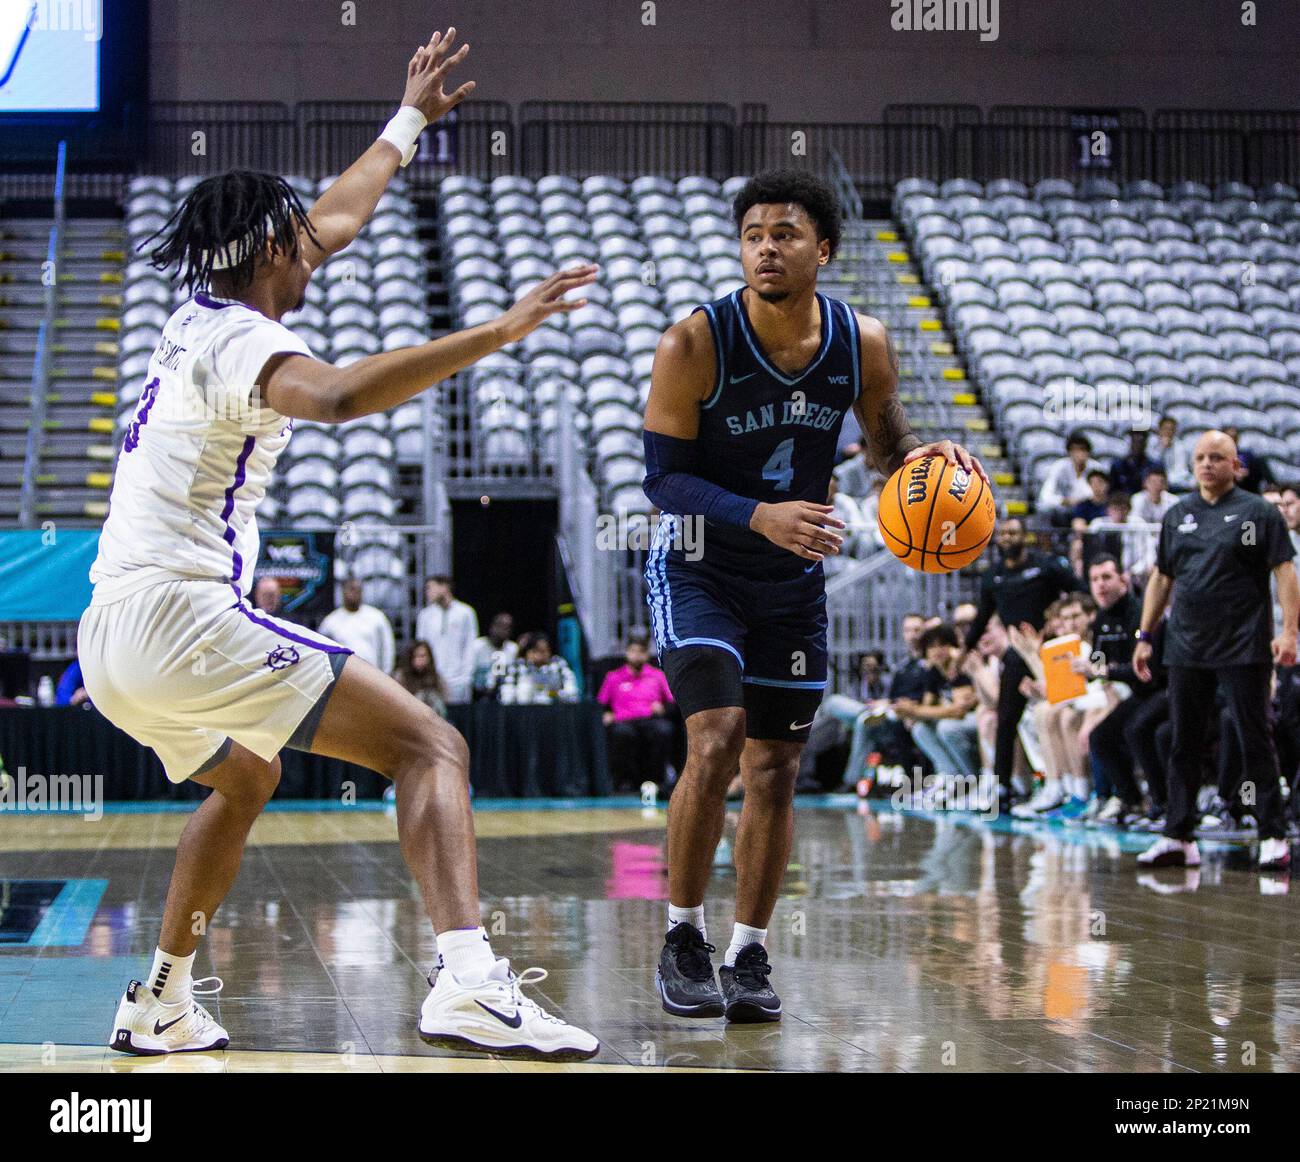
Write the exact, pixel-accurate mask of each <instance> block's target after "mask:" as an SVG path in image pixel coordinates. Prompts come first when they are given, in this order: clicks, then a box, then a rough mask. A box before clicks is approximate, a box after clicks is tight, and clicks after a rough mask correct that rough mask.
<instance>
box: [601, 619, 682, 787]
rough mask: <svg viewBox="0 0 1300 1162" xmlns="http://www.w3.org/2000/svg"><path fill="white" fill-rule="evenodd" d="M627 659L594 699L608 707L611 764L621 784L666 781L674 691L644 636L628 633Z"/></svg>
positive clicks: (614, 671) (624, 785) (604, 683)
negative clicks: (655, 663) (669, 715)
mask: <svg viewBox="0 0 1300 1162" xmlns="http://www.w3.org/2000/svg"><path fill="white" fill-rule="evenodd" d="M623 657H624V660H625V661H626V663H627V664H626V665H623V666H619V667H618V669H616V670H610V671H609V673H608V674H606V675H605V680H604V682H602V683H601V686H600V693H599V694H597V695H596V701H597V702H599V703H600V704H601V705H602V706H604V707H605V727H606V730H607V734H608V737H609V765H610V771H611V773H612V774H613V776H614V785H615V786H616V787H617V788H619V789H620V790H626V789H627V788H629V787H639V786H640V785H641V784H642V783H645V782H651V783H657V784H659V785H660V786H663V784H664V776H665V774H666V772H667V769H668V759H669V755H670V753H671V748H672V745H673V738H674V735H675V731H674V729H673V724H672V722H671V720H669V719H668V718H667V717H666V715H667V710H668V705H669V703H671V702H672V700H673V696H672V694H671V693H670V692H669V690H668V679H667V678H665V677H664V672H663V671H662V670H660V669H657V668H656V667H654V666H652V665H650V664H649V660H650V651H649V649H648V648H647V647H646V639H645V638H644V637H642V636H639V635H633V636H632V637H629V638H628V641H627V647H626V650H625V651H624V654H623Z"/></svg>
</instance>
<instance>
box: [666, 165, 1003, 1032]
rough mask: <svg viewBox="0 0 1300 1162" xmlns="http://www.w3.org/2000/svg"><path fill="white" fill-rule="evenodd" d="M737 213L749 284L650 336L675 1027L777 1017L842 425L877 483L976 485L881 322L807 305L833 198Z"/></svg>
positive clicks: (801, 196)
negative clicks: (671, 785) (721, 888)
mask: <svg viewBox="0 0 1300 1162" xmlns="http://www.w3.org/2000/svg"><path fill="white" fill-rule="evenodd" d="M734 214H735V223H736V227H737V229H738V231H739V234H740V253H741V262H742V265H743V267H744V274H745V283H746V285H745V286H744V287H743V288H742V289H740V290H738V291H736V292H735V293H733V294H731V295H729V296H727V297H726V298H723V299H719V300H718V301H716V302H713V303H708V304H706V305H704V306H702V307H700V308H698V309H697V310H696V311H695V312H694V313H693V314H692V315H690V316H689V317H688V318H686V319H683V320H682V321H681V322H680V323H677V324H676V325H674V326H673V327H671V328H669V329H668V331H666V332H665V333H664V336H663V338H662V339H661V340H660V343H659V349H658V351H657V352H656V355H655V362H654V372H653V377H652V383H651V388H650V398H649V401H648V403H647V406H646V415H645V450H646V479H645V493H646V495H647V496H648V497H649V498H650V500H651V502H652V503H653V504H654V505H655V506H656V507H657V508H658V509H659V510H660V511H661V512H662V513H663V514H664V515H663V518H662V520H661V521H660V523H659V526H658V529H657V531H656V535H655V541H654V544H653V546H652V549H651V552H650V554H649V556H648V559H647V563H646V582H647V601H648V604H649V606H650V615H651V622H652V624H653V626H654V631H655V637H656V640H657V643H658V646H659V652H660V656H661V658H662V660H663V665H664V669H665V671H666V672H667V675H668V681H669V685H670V686H671V689H672V693H673V697H674V698H675V699H676V700H677V702H678V704H679V705H680V707H681V711H682V715H683V717H684V718H685V720H686V735H687V758H686V766H685V769H684V770H683V772H682V776H681V778H680V780H679V781H678V783H677V786H676V788H675V790H674V792H673V796H672V799H671V801H670V802H669V807H668V876H669V880H668V883H669V907H668V925H669V927H668V934H667V939H666V941H665V943H664V949H663V952H662V954H661V955H660V958H659V967H658V971H657V973H656V985H657V987H658V990H659V993H660V996H661V997H662V999H663V1005H664V1008H665V1009H666V1010H667V1011H668V1012H670V1013H674V1014H676V1015H678V1016H685V1017H718V1016H722V1015H724V1014H725V1015H726V1017H727V1019H728V1020H731V1021H775V1020H779V1019H780V1016H781V1001H780V998H779V997H778V996H777V994H776V991H775V990H774V989H773V988H772V986H771V984H770V983H769V980H768V977H769V974H770V972H771V965H770V964H769V963H768V958H767V952H766V949H765V947H764V944H765V941H766V938H767V926H768V921H769V920H770V918H771V915H772V910H773V908H774V907H775V905H776V898H777V893H778V891H779V890H780V885H781V877H782V876H783V875H784V874H785V869H786V863H787V860H788V858H789V854H790V845H791V836H792V830H793V810H792V806H793V797H794V783H795V775H796V773H797V771H798V768H799V754H800V751H801V750H802V749H803V746H804V744H805V742H807V739H808V731H809V727H810V726H811V724H812V720H813V714H814V712H815V711H816V709H817V706H818V704H819V703H820V702H821V699H822V694H823V692H824V690H825V687H826V593H825V577H824V574H823V571H822V562H823V560H825V558H826V556H827V555H828V554H835V553H838V552H839V549H840V543H841V540H842V538H841V536H840V534H839V532H838V531H837V530H838V529H840V528H843V523H842V522H841V521H840V520H838V519H837V518H836V517H834V516H832V515H831V511H832V510H831V506H830V505H829V504H827V503H825V502H826V499H827V491H828V487H829V484H830V477H831V470H832V468H833V467H834V465H835V454H836V446H837V442H838V438H839V432H840V426H841V424H842V422H843V419H844V416H845V413H846V412H847V411H848V410H849V409H850V408H853V409H854V410H855V411H856V413H857V417H858V421H859V423H860V425H861V427H862V431H863V434H864V436H865V437H866V439H867V442H868V454H869V456H870V457H871V459H872V460H873V462H874V464H875V467H876V468H877V469H878V470H879V471H880V472H882V473H885V474H886V475H888V474H889V473H892V472H893V471H894V470H895V469H897V468H899V467H900V466H901V465H903V464H904V463H906V462H908V461H910V460H913V459H916V458H917V457H919V456H924V455H929V454H935V455H942V456H944V457H946V458H947V459H948V460H949V461H951V462H954V463H958V464H960V465H961V466H962V467H963V468H964V469H966V470H967V471H970V472H979V473H980V474H981V475H984V469H983V468H982V467H981V466H980V464H979V462H978V461H977V460H975V459H974V457H972V456H971V455H970V454H969V453H968V452H967V451H966V450H965V449H963V448H961V447H959V446H958V445H956V444H954V443H953V442H952V441H950V440H942V441H940V442H938V443H935V444H929V445H924V446H923V445H922V444H921V441H920V440H919V439H918V438H917V437H916V436H915V435H913V434H912V432H911V430H910V428H909V426H908V422H907V417H906V415H905V414H904V412H903V407H902V404H901V403H900V401H899V398H898V392H897V386H898V358H897V355H896V353H895V351H894V348H893V345H892V344H891V343H890V340H889V337H888V335H887V333H886V331H885V328H884V327H883V326H882V325H881V324H880V323H879V322H877V321H876V320H875V319H873V318H869V317H867V316H865V315H858V314H857V313H856V312H854V311H853V309H852V308H850V307H849V306H848V305H846V304H845V303H842V302H838V301H837V300H834V299H830V298H827V297H826V296H825V295H821V294H818V293H817V272H818V270H819V269H820V268H821V267H823V266H825V265H826V263H828V262H829V261H830V260H831V258H832V257H834V254H835V250H836V247H837V246H838V244H839V239H840V214H839V207H838V204H837V202H836V199H835V195H834V194H833V193H832V191H831V190H830V189H829V187H828V186H827V185H826V184H825V183H824V182H822V181H821V180H819V179H818V178H816V177H813V176H811V175H809V174H806V173H800V172H795V171H779V172H776V173H769V174H764V175H762V176H760V177H756V178H753V179H751V180H750V181H749V182H748V183H747V184H746V186H745V187H744V189H742V190H741V191H740V193H739V195H737V197H736V201H735V205H734ZM685 521H693V522H699V523H698V524H697V527H696V528H695V530H693V531H694V532H695V533H696V534H697V538H698V539H694V538H690V537H683V535H682V526H683V522H685ZM684 545H685V546H690V549H689V551H686V550H685V549H684V547H683V546H684ZM699 545H702V553H701V552H699V551H697V550H698V546H699ZM737 767H739V770H740V774H741V777H742V779H743V782H744V788H745V799H744V806H743V808H742V810H741V814H740V826H739V830H738V832H737V835H736V845H735V860H736V925H735V930H734V934H733V935H732V938H731V943H730V945H729V946H728V948H727V950H726V953H725V955H724V958H723V965H722V969H721V972H720V976H719V979H720V982H721V989H719V986H718V983H717V982H715V980H714V975H713V964H712V961H711V959H710V956H709V954H710V953H711V952H714V951H716V949H715V948H714V947H713V945H711V944H708V943H707V942H706V940H707V936H706V929H705V924H704V893H705V889H706V887H707V885H708V882H709V876H710V873H711V871H712V867H713V856H714V851H715V849H716V847H717V845H718V840H719V838H720V836H721V834H722V825H723V817H724V814H725V798H726V789H727V784H728V783H729V782H730V781H731V779H732V778H733V776H734V775H735V773H736V770H737Z"/></svg>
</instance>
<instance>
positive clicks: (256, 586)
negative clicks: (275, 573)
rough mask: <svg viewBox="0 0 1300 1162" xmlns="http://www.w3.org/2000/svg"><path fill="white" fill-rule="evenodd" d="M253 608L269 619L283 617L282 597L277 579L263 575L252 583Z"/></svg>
mask: <svg viewBox="0 0 1300 1162" xmlns="http://www.w3.org/2000/svg"><path fill="white" fill-rule="evenodd" d="M253 607H254V608H255V609H257V610H259V611H260V612H262V613H266V614H269V615H270V616H271V617H283V616H284V614H283V612H282V610H283V608H284V595H283V594H282V593H281V591H280V581H279V579H278V578H276V577H272V576H270V575H269V574H263V575H262V576H261V577H259V578H258V579H257V580H256V581H254V582H253Z"/></svg>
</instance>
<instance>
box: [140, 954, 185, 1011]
mask: <svg viewBox="0 0 1300 1162" xmlns="http://www.w3.org/2000/svg"><path fill="white" fill-rule="evenodd" d="M194 957H195V953H193V952H191V953H190V954H189V956H174V955H173V954H172V953H170V952H164V951H163V950H162V949H161V948H159V949H158V950H157V951H156V952H155V953H154V954H153V968H151V969H150V970H149V988H150V990H151V991H152V992H153V995H154V996H156V997H157V998H158V999H159V1000H160V1001H161V1002H162V1003H163V1004H164V1005H180V1004H184V1003H185V1002H186V1001H188V1000H189V999H190V996H191V995H192V989H191V986H192V984H193V982H194V977H193V971H194Z"/></svg>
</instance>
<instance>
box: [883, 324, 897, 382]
mask: <svg viewBox="0 0 1300 1162" xmlns="http://www.w3.org/2000/svg"><path fill="white" fill-rule="evenodd" d="M885 352H886V354H887V355H888V356H889V366H890V367H891V368H892V369H893V372H894V379H895V380H897V379H898V348H897V347H895V346H894V338H893V336H892V335H890V333H889V331H888V330H886V331H885Z"/></svg>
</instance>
